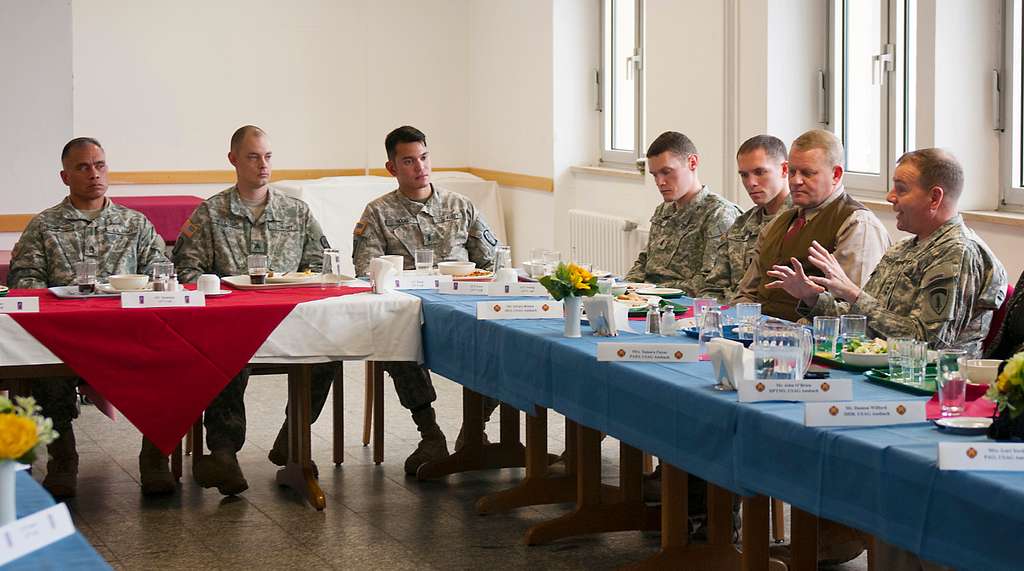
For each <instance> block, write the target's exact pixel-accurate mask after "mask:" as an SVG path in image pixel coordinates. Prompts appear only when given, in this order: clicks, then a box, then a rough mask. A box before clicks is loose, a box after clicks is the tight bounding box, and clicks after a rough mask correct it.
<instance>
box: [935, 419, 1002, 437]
mask: <svg viewBox="0 0 1024 571" xmlns="http://www.w3.org/2000/svg"><path fill="white" fill-rule="evenodd" d="M933 422H934V423H935V425H936V426H938V427H939V429H940V430H943V431H946V432H949V433H951V434H985V433H986V432H988V427H990V426H992V419H991V418H985V417H980V416H954V417H950V418H937V419H935V420H934V421H933Z"/></svg>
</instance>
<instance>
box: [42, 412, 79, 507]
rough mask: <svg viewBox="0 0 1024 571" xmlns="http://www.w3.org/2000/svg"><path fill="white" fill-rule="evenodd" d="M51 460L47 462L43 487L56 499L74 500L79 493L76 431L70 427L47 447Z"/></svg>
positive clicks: (61, 432)
mask: <svg viewBox="0 0 1024 571" xmlns="http://www.w3.org/2000/svg"><path fill="white" fill-rule="evenodd" d="M46 452H47V454H49V456H50V459H49V460H48V461H47V462H46V478H44V479H43V487H44V488H46V491H48V492H50V495H52V496H53V497H55V498H58V499H61V498H73V497H75V493H76V492H77V491H78V450H77V449H76V448H75V431H74V429H72V428H71V427H70V426H69V427H68V429H67V430H63V431H60V436H58V437H57V440H54V441H53V442H51V443H50V444H47V445H46Z"/></svg>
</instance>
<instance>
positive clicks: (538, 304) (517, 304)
mask: <svg viewBox="0 0 1024 571" xmlns="http://www.w3.org/2000/svg"><path fill="white" fill-rule="evenodd" d="M476 318H477V319H561V318H562V302H560V301H554V300H549V301H478V302H477V303H476Z"/></svg>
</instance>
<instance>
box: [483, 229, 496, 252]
mask: <svg viewBox="0 0 1024 571" xmlns="http://www.w3.org/2000/svg"><path fill="white" fill-rule="evenodd" d="M484 240H486V241H487V243H488V244H490V245H491V247H492V248H493V247H494V246H497V245H498V239H497V238H495V237H494V234H492V233H491V229H490V228H488V229H487V230H484Z"/></svg>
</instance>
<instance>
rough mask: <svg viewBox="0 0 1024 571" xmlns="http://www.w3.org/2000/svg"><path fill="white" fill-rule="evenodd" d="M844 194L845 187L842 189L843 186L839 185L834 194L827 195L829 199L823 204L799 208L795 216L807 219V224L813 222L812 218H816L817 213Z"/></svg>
mask: <svg viewBox="0 0 1024 571" xmlns="http://www.w3.org/2000/svg"><path fill="white" fill-rule="evenodd" d="M845 193H846V187H844V186H843V185H839V186H838V187H836V190H835V192H833V193H832V194H831V195H829V197H828V198H826V199H825V201H824V202H822V203H821V204H819V205H817V206H812V207H810V208H800V209H798V210H797V213H796V215H797V217H800V216H803V217H804V218H806V219H807V221H808V222H810V221H811V220H814V217H815V216H817V215H818V213H819V212H821V211H822V210H824V209H825V208H827V207H828V205H829V204H832V203H833V202H835V201H836V200H839V197H840V196H842V195H843V194H845Z"/></svg>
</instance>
